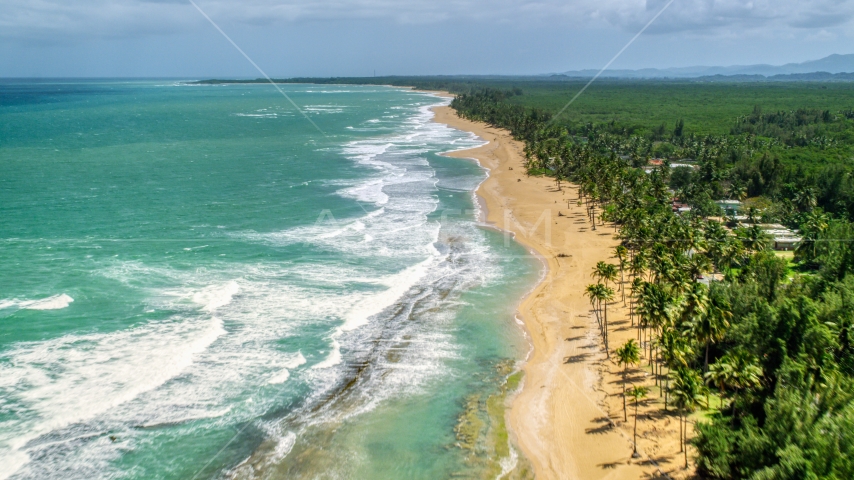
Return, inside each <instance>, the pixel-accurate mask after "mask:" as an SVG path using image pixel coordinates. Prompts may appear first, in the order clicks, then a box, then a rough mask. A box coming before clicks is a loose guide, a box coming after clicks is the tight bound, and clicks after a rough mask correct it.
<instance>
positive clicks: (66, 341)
mask: <svg viewBox="0 0 854 480" xmlns="http://www.w3.org/2000/svg"><path fill="white" fill-rule="evenodd" d="M238 291H239V286H238V284H237V283H236V282H234V281H232V282H228V283H226V284H225V285H212V286H210V287H207V288H204V289H201V290H200V291H198V292H197V293H195V294H194V295H193V296H192V297H193V301H194V302H195V303H196V304H198V305H199V306H200V307H201V310H202V311H203V312H206V313H208V314H210V316H209V320H207V321H201V322H195V323H183V324H182V323H170V322H161V323H153V324H149V325H145V326H141V327H138V328H134V329H130V330H121V331H118V332H116V333H109V334H89V335H66V336H63V337H59V338H57V339H54V340H49V341H45V342H39V343H37V344H32V345H29V344H24V345H21V346H18V347H16V348H13V349H12V350H7V351H6V352H4V356H6V357H8V358H10V359H11V360H12V366H11V367H7V368H4V372H3V375H2V378H0V391H2V392H10V391H13V390H14V389H15V386H16V385H19V384H28V385H30V388H29V389H28V390H25V391H20V392H17V393H16V397H18V398H19V401H20V400H22V401H24V405H25V408H26V409H27V411H29V413H31V415H30V416H29V417H30V418H28V419H26V420H18V421H15V420H9V421H7V422H4V423H2V424H0V427H2V428H0V431H2V430H6V431H7V432H8V433H7V434H0V456H2V457H4V458H5V459H6V460H4V462H2V463H3V466H2V467H0V479H3V478H8V477H11V476H13V475H15V474H16V473H17V472H18V471H20V470H21V469H22V468H25V467H26V466H27V465H28V464H29V463H30V461H31V454H30V452H29V451H28V449H29V448H31V447H29V446H28V445H29V444H30V442H31V441H33V440H36V439H38V438H39V437H41V436H43V435H46V434H51V433H52V432H57V431H62V430H63V429H65V428H67V427H69V426H71V425H74V424H85V423H87V422H90V421H92V420H93V419H96V418H98V417H99V416H101V415H103V414H105V413H107V412H109V411H111V410H113V409H115V408H116V407H118V406H120V405H123V404H127V403H129V402H131V401H133V400H134V399H136V398H138V397H139V396H140V395H143V394H145V393H147V392H151V391H153V390H155V389H157V388H159V387H161V386H162V385H164V384H166V383H167V382H168V381H170V380H171V379H173V378H176V377H177V376H179V375H180V374H181V373H182V372H184V371H185V370H186V369H187V368H188V367H189V366H190V365H192V364H193V362H194V360H195V356H196V355H197V354H199V353H201V352H203V351H205V350H206V349H207V348H208V347H209V346H210V345H211V344H213V342H215V341H216V340H217V339H218V338H220V337H221V336H222V335H224V334H225V333H226V331H225V329H224V326H223V321H222V320H221V319H220V318H218V317H217V316H216V315H215V312H216V310H217V309H219V308H221V307H224V306H226V305H228V304H229V303H231V300H232V297H233V296H234V295H235V294H236V293H237V292H238ZM72 301H73V299H71V297H68V296H67V295H64V294H63V295H55V296H53V297H49V298H46V299H43V300H38V301H25V302H18V304H19V305H24V306H23V307H22V308H29V309H34V310H51V309H58V308H64V307H65V306H67V305H68V304H69V303H70V302H72ZM5 304H6V303H4V304H2V305H5ZM92 347H94V348H92ZM53 372H60V373H59V374H55V373H53ZM48 374H52V375H48ZM13 431H16V432H18V434H17V435H16V434H15V433H13ZM20 432H26V433H24V434H23V435H22V434H20ZM71 440H73V438H72V439H71ZM67 441H68V440H62V441H60V442H59V443H62V442H67ZM36 448H39V449H40V448H44V447H43V446H41V445H39V446H37V447H36Z"/></svg>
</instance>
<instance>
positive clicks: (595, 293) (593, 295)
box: [584, 283, 602, 328]
mask: <svg viewBox="0 0 854 480" xmlns="http://www.w3.org/2000/svg"><path fill="white" fill-rule="evenodd" d="M601 285H602V284H601V283H591V284H590V285H587V288H585V289H584V294H585V295H586V296H587V297H588V298H590V306H591V307H593V314H594V315H595V316H596V323H597V324H598V325H599V328H602V321H601V320H600V319H599V309H598V308H597V306H596V302H597V300H598V299H599V287H600V286H601Z"/></svg>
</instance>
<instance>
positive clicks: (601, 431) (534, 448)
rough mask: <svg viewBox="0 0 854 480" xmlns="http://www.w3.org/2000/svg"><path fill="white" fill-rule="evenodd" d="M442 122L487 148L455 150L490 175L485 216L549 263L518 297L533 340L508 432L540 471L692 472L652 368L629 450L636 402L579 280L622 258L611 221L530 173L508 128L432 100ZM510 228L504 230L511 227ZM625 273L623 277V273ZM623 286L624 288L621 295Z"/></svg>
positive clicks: (630, 333)
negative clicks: (594, 219)
mask: <svg viewBox="0 0 854 480" xmlns="http://www.w3.org/2000/svg"><path fill="white" fill-rule="evenodd" d="M434 110H435V112H436V117H435V121H436V122H440V123H444V124H447V125H449V126H451V127H454V128H457V129H460V130H464V131H469V132H473V133H474V134H476V135H477V136H479V137H481V138H483V139H484V140H486V141H488V142H489V143H488V144H487V145H484V146H482V147H479V148H476V149H471V150H465V151H459V152H454V153H451V154H449V155H450V156H453V157H459V158H470V159H475V160H477V161H478V162H479V163H480V164H481V165H482V166H483V167H485V168H486V169H488V170H489V177H488V178H487V179H486V181H484V183H483V184H482V185H481V186H480V188H479V189H478V191H477V194H478V195H479V196H480V197H481V199H482V202H483V204H484V205H485V206H486V209H487V211H488V214H487V219H486V220H487V221H488V222H490V223H492V224H494V225H495V226H496V227H498V228H500V229H503V230H505V231H508V232H512V234H513V235H515V239H516V241H518V242H519V243H521V244H522V245H524V246H526V247H528V248H530V249H531V250H533V251H534V252H536V253H537V254H539V255H540V256H541V257H542V258H543V260H544V262H546V264H547V269H548V270H547V272H546V274H545V276H544V278H543V281H542V282H541V283H540V284H539V285H538V286H536V288H535V289H534V290H533V291H532V292H531V293H530V295H529V296H528V297H527V298H525V299H524V300H523V301H522V303H521V305H520V307H519V316H520V318H521V319H522V320H523V321H524V325H525V328H526V329H527V331H528V333H529V335H530V338H531V342H532V346H533V349H532V352H531V355H530V358H529V359H528V361H527V362H526V363H525V365H524V367H523V370H524V372H525V377H524V382H523V386H522V388H521V390H520V392H519V393H518V394H517V395H516V396H515V397H514V398H513V399H512V401H511V404H510V405H509V406H508V410H507V412H508V413H507V416H508V418H507V421H508V425H510V427H511V438H512V439H513V441H515V443H516V445H517V446H518V448H519V449H521V451H522V453H523V455H524V456H525V457H527V459H528V460H529V461H530V463H531V464H532V466H533V468H534V471H535V474H536V477H537V478H539V479H570V478H572V479H576V478H577V479H585V480H590V479H605V478H607V479H638V478H685V477H687V476H688V473H689V472H688V471H685V470H683V469H682V466H683V457H682V454H681V453H680V450H679V440H678V439H679V434H678V428H677V425H678V421H677V417H676V416H671V415H668V414H662V409H661V407H662V405H663V403H662V399H661V398H660V395H659V389H658V387H654V386H653V381H652V377H651V375H649V374H648V372H649V369H648V367H646V362H645V361H644V363H643V367H642V368H638V369H634V370H629V378H628V383H627V384H632V383H633V384H642V385H646V386H649V387H650V394H649V397H648V398H647V399H646V401H645V402H643V403H642V404H641V406H640V415H639V420H638V425H637V428H638V450H639V451H640V453H641V457H640V458H632V427H633V410H632V408H631V406H630V408H629V414H628V421H627V422H624V419H623V399H622V391H623V385H624V384H623V381H622V376H621V373H622V369H621V368H620V367H619V366H618V365H617V364H616V362H615V361H612V360H609V359H607V358H606V355H605V351H604V348H603V346H602V341H601V339H600V337H599V335H598V329H597V327H596V321H595V319H594V317H593V316H592V311H591V307H590V302H589V300H588V299H587V298H586V297H585V296H584V293H583V292H584V288H585V287H586V286H587V285H588V284H591V283H594V280H593V279H592V278H591V276H590V273H591V270H592V269H593V267H594V265H595V264H596V262H598V261H601V260H604V261H608V262H611V263H616V260H614V259H613V258H611V257H612V255H613V253H612V252H613V249H614V247H615V246H616V245H617V244H618V242H617V240H616V239H615V237H614V233H615V231H614V227H613V226H612V225H598V226H597V227H596V230H595V231H594V230H592V228H591V224H590V222H589V221H588V219H587V216H586V214H585V211H584V207H581V206H577V204H576V203H577V198H578V197H577V192H576V189H575V188H574V187H573V186H572V185H568V184H565V183H564V184H563V185H562V188H561V189H560V190H559V189H558V188H557V187H556V185H555V182H554V181H553V180H552V179H550V178H544V177H528V176H527V175H526V173H525V167H524V155H523V153H522V148H523V145H522V144H521V143H520V142H517V141H515V140H513V139H512V137H511V136H510V135H509V132H507V131H505V130H501V129H497V128H493V127H490V126H488V125H485V124H483V123H476V122H471V121H468V120H465V119H461V118H459V117H458V116H457V115H456V113H455V112H454V110H453V109H451V108H450V107H437V108H435V109H434ZM508 235H509V234H508ZM627 283H628V279H627ZM620 298H621V294H620V293H618V294H617V299H620ZM608 309H609V323H610V325H611V349H612V350H613V349H614V348H616V346H619V345H621V344H622V343H624V342H625V341H626V340H628V339H629V338H634V337H635V335H636V330H635V329H634V328H632V327H631V324H630V322H629V318H628V309H627V308H624V307H623V302H622V301H621V299H620V300H617V301H615V302H614V303H613V304H610V305H609V307H608Z"/></svg>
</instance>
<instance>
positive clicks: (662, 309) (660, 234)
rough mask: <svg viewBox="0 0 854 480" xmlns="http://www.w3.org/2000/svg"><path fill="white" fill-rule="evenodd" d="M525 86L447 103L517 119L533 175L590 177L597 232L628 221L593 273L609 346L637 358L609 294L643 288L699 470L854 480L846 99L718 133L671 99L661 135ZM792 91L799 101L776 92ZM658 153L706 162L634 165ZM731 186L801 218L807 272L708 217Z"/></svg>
mask: <svg viewBox="0 0 854 480" xmlns="http://www.w3.org/2000/svg"><path fill="white" fill-rule="evenodd" d="M644 88H646V87H644ZM650 88H652V87H650ZM786 88H790V87H786ZM791 88H795V87H791ZM804 88H806V87H804ZM828 90H830V88H828ZM571 93H572V92H567V93H566V95H565V96H564V98H567V97H568V96H569V95H570V94H571ZM527 95H528V92H527V91H524V90H523V95H521V96H520V95H519V94H518V92H513V91H512V90H507V89H504V90H495V89H482V90H475V91H471V92H470V93H467V94H463V95H460V96H458V97H457V98H456V99H455V100H454V102H453V104H452V106H453V107H454V108H455V109H456V110H457V112H458V113H459V114H460V115H462V116H464V117H467V118H470V119H474V120H482V121H486V122H488V123H491V124H493V125H496V126H499V127H502V128H507V129H509V130H510V131H511V132H512V134H513V135H514V136H515V137H516V138H517V139H519V140H521V141H523V142H524V143H525V154H526V158H527V167H528V170H529V173H530V174H535V175H549V176H553V177H554V178H555V181H556V184H557V185H558V186H559V185H560V182H561V181H563V180H566V181H571V182H573V183H574V184H576V185H578V187H579V202H581V204H582V205H584V206H586V209H587V213H588V221H590V222H591V223H592V224H593V225H594V228H595V226H596V225H599V226H600V228H601V226H604V224H605V223H606V222H608V223H612V224H613V227H614V228H616V229H617V231H618V235H619V238H620V239H621V247H622V249H620V248H618V249H617V251H615V258H617V259H618V260H619V265H610V266H609V265H608V264H607V263H604V262H603V263H601V264H599V265H597V266H596V268H595V270H594V272H593V275H594V277H595V278H596V282H597V283H595V284H593V285H590V286H589V287H588V288H587V290H586V294H587V295H588V296H589V298H590V300H591V306H592V308H593V310H594V312H595V313H596V319H597V321H598V323H599V330H600V334H601V336H602V340H603V345H604V346H605V347H606V348H607V349H608V351H609V352H610V351H614V353H615V357H616V358H617V359H618V361H619V362H620V363H621V364H622V365H626V366H628V365H631V364H634V362H636V361H637V360H636V359H635V356H634V353H633V350H634V349H635V347H633V346H631V345H624V346H621V347H619V348H615V347H617V346H614V345H608V337H609V333H608V332H609V321H608V304H609V302H612V301H615V300H616V299H617V298H618V297H617V293H618V292H620V293H621V294H624V293H626V290H630V292H631V294H630V295H629V297H630V311H631V314H630V316H631V320H632V323H633V324H634V325H636V326H637V335H638V339H639V342H640V347H641V348H640V350H641V354H642V356H643V357H644V358H643V360H642V361H643V362H645V363H647V364H648V365H650V367H651V368H652V369H653V372H654V373H655V375H654V378H655V382H656V383H657V384H658V386H659V388H660V391H661V392H662V397H663V398H662V399H661V400H663V408H665V409H670V410H671V411H675V412H674V413H675V414H676V415H678V416H679V418H680V426H681V428H680V429H679V430H680V437H682V439H683V441H684V440H687V439H688V438H689V437H693V438H692V439H691V442H692V443H693V444H694V446H695V447H696V449H697V456H696V458H694V462H695V464H696V467H697V473H698V474H699V475H700V476H702V477H706V478H720V479H729V478H735V479H747V478H749V479H756V480H759V479H792V480H794V479H848V478H854V346H852V342H854V246H852V245H854V242H852V240H854V224H852V223H851V222H850V218H851V217H852V212H854V209H852V203H851V200H850V199H851V196H850V193H849V192H851V191H852V190H851V183H850V182H851V175H850V166H849V162H850V161H851V158H850V153H846V152H850V150H849V149H850V148H851V144H852V142H851V138H850V137H849V136H848V135H850V132H851V131H852V124H851V118H850V117H849V115H848V114H847V113H846V110H845V105H846V104H845V103H843V102H842V100H840V101H839V103H837V104H834V105H827V104H822V103H820V102H818V101H817V100H816V99H817V98H818V97H814V98H811V97H809V96H804V97H800V104H799V105H792V103H788V104H786V105H789V107H786V108H785V109H784V107H783V106H782V105H783V104H782V103H777V104H775V105H777V106H771V107H767V106H765V105H762V106H760V107H759V108H755V109H754V108H753V106H751V107H750V108H748V109H746V110H744V111H740V112H738V113H735V112H733V113H735V114H733V115H731V116H729V117H724V116H721V118H720V119H719V120H720V121H721V124H720V125H718V124H717V123H715V122H717V121H718V120H715V119H716V118H717V117H716V116H715V115H717V114H715V115H711V114H710V115H707V116H705V117H703V114H702V113H696V112H695V113H693V114H689V113H690V112H689V111H688V107H687V106H686V107H685V109H686V110H684V111H680V110H679V109H681V108H682V107H678V108H677V107H674V108H675V110H671V111H673V112H677V114H676V115H674V117H672V118H670V119H666V120H663V121H665V127H666V128H656V127H655V124H656V123H657V122H658V121H659V119H652V120H644V121H641V120H638V121H637V125H636V126H633V124H632V121H631V120H625V119H620V120H619V121H617V120H615V119H613V118H612V119H610V120H609V119H607V117H603V120H604V121H602V122H596V121H592V120H590V119H585V118H584V117H583V114H578V113H576V114H575V115H576V117H575V118H576V119H578V118H580V119H581V120H580V121H574V120H573V119H572V118H568V120H567V121H566V122H554V121H552V116H551V115H550V114H549V111H554V110H555V108H553V106H554V105H557V103H555V104H550V105H552V107H548V106H547V105H544V102H542V101H541V100H537V99H536V98H534V100H529V99H525V100H524V101H523V100H522V99H523V98H524V97H526V96H527ZM686 95H687V93H686ZM767 95H770V94H767ZM626 96H627V95H624V97H626ZM674 98H679V97H678V96H676V97H674ZM696 98H697V99H698V102H701V99H702V98H704V97H703V94H702V93H698V94H697V96H696ZM840 98H841V97H840ZM585 101H586V102H589V103H591V104H592V103H593V102H591V99H590V98H589V97H588V98H587V99H585ZM710 101H712V100H710ZM714 101H715V102H725V99H717V100H714ZM787 101H788V102H794V101H795V100H791V99H790V100H779V102H787ZM845 101H847V99H845ZM538 102H539V104H538ZM579 102H581V100H579ZM609 102H612V103H610V104H609V105H610V106H603V107H601V108H602V115H609V116H611V117H615V116H616V115H617V114H616V113H615V112H617V111H619V102H618V101H617V99H611V100H609ZM627 102H629V100H627ZM686 102H687V97H686ZM735 103H736V104H738V102H735ZM530 104H534V105H536V106H537V107H538V108H530V106H529V105H530ZM634 104H635V105H638V104H640V100H637V101H635V103H634ZM573 107H575V105H573ZM558 108H560V107H558ZM589 108H593V107H592V106H590V107H589ZM632 108H634V107H631V106H629V107H627V111H628V112H630V113H629V114H627V115H628V118H631V111H632ZM703 108H706V107H704V104H703V103H698V106H697V109H700V110H702V109H703ZM727 108H730V107H727ZM733 108H734V110H738V109H737V108H735V107H733ZM612 110H613V111H612ZM579 115H580V117H579ZM692 115H693V116H692ZM699 117H703V118H705V120H704V121H706V122H709V125H712V124H714V125H715V126H714V128H712V127H709V128H708V131H715V132H717V133H714V134H710V133H708V132H704V133H699V132H698V131H697V130H694V131H692V127H691V125H692V122H694V120H691V119H692V118H699ZM680 119H684V123H683V122H682V121H680ZM697 124H699V122H698V123H694V125H697ZM650 125H652V126H653V128H649V126H650ZM695 128H696V127H695ZM823 138H827V139H831V140H832V141H833V142H834V143H833V145H831V146H828V145H826V144H823V142H825V141H824V140H821V139H823ZM816 142H818V143H819V144H823V146H822V145H817V144H816ZM788 150H792V151H799V152H801V154H803V155H823V154H822V153H821V152H831V153H830V154H828V156H832V155H839V157H838V158H830V159H829V160H828V161H827V162H826V166H818V167H817V166H807V165H804V164H803V162H802V161H800V160H799V159H798V158H797V156H794V155H788V156H787V155H783V152H784V151H788ZM651 156H663V157H666V158H672V159H678V158H690V159H692V161H693V163H695V164H696V166H697V168H696V169H694V168H692V167H687V168H685V169H674V170H673V171H671V169H670V168H669V167H668V166H667V165H666V164H665V165H662V166H660V167H657V168H655V169H654V170H652V171H651V172H650V173H646V172H644V171H643V170H642V169H640V168H638V167H640V166H643V165H646V163H647V160H648V159H649V158H650V157H651ZM671 186H674V187H676V190H677V192H676V196H678V197H681V199H683V200H686V201H688V202H689V203H691V204H692V205H693V206H694V209H693V210H692V211H691V212H690V213H688V214H684V215H678V214H676V213H674V212H673V209H672V207H671V201H672V198H673V195H674V194H673V193H671V191H670V190H669V187H671ZM721 196H730V197H733V198H740V199H745V198H747V197H748V196H752V197H758V196H761V198H760V199H754V202H753V204H754V205H756V206H758V207H759V208H757V209H756V210H755V211H750V212H749V213H750V216H751V217H759V216H763V217H766V218H773V219H776V220H780V221H783V222H785V223H788V224H790V225H799V226H800V227H801V229H802V230H803V233H804V240H803V242H801V244H800V245H799V247H798V250H797V260H798V262H799V269H800V270H801V273H794V274H793V272H792V271H791V269H790V265H788V261H787V260H784V259H782V258H780V257H778V256H777V255H775V254H774V253H773V252H772V251H770V250H769V241H768V238H767V237H766V236H765V235H764V233H763V231H762V230H761V229H760V228H759V227H758V226H757V225H752V224H751V222H748V224H747V225H746V226H739V227H736V228H734V229H733V230H730V229H727V228H725V226H724V225H723V224H722V223H721V222H720V221H718V220H717V219H715V218H710V217H713V216H714V215H717V214H719V213H720V212H719V211H717V209H716V207H715V206H714V205H713V204H712V203H711V200H712V199H715V198H720V197H721ZM760 200H761V201H760ZM760 209H761V210H760ZM618 272H619V275H618ZM710 272H720V273H721V274H722V275H721V278H720V280H715V281H711V282H708V285H707V284H706V283H703V282H700V281H699V280H700V279H701V278H703V277H705V276H707V275H708V274H709V273H710ZM637 387H638V388H632V389H629V390H627V393H626V394H627V396H628V397H630V398H633V399H634V400H633V401H632V402H631V403H629V404H628V405H630V406H635V407H636V405H637V402H638V401H639V399H640V398H641V397H642V396H643V395H644V394H645V393H646V392H645V391H643V390H642V389H641V388H640V387H639V386H637ZM711 399H719V401H716V402H713V401H711ZM697 409H705V410H709V413H708V415H707V418H708V420H706V421H702V422H699V423H698V424H696V425H695V426H694V433H693V434H691V433H690V432H689V422H688V415H689V413H690V412H692V411H694V410H697ZM624 415H625V416H627V413H625V412H624ZM688 461H689V457H688V454H687V448H686V449H685V463H686V466H687V464H688Z"/></svg>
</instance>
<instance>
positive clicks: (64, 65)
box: [0, 0, 854, 78]
mask: <svg viewBox="0 0 854 480" xmlns="http://www.w3.org/2000/svg"><path fill="white" fill-rule="evenodd" d="M667 1H668V0H538V1H526V0H196V3H197V4H198V5H199V7H201V8H202V9H203V10H204V11H205V12H206V13H207V14H208V15H209V16H210V17H211V18H212V19H213V20H214V21H215V22H217V23H218V24H219V25H220V27H221V28H222V29H223V30H224V31H225V32H227V33H228V34H229V35H230V36H231V37H232V38H233V39H234V41H235V42H236V43H237V44H238V45H240V46H241V47H242V48H243V50H244V51H246V53H247V54H248V55H250V56H251V57H252V58H253V59H254V60H255V62H256V63H257V64H258V65H260V66H261V67H262V68H264V69H265V70H266V71H267V73H269V74H270V75H271V76H276V77H283V76H339V75H340V76H369V75H372V74H373V73H374V71H376V73H377V74H378V75H387V74H398V75H414V74H464V73H470V74H537V73H547V72H561V71H566V70H574V69H582V68H600V67H601V66H603V65H604V64H605V63H606V62H607V61H608V60H609V59H610V58H611V57H612V56H613V55H614V54H615V53H616V52H617V51H619V50H620V48H622V47H623V45H625V44H626V42H628V40H629V39H631V38H632V37H633V36H634V35H635V34H636V33H637V32H638V31H639V30H640V29H641V28H642V27H643V26H644V25H645V24H646V23H647V22H648V21H649V20H650V19H651V18H652V17H654V16H655V14H656V13H658V11H659V10H661V8H662V7H664V5H665V4H666V3H667ZM852 18H854V0H753V1H739V0H674V2H673V3H672V4H671V5H670V6H669V7H668V8H667V9H666V10H665V11H664V13H663V14H662V15H661V16H660V17H659V18H658V19H657V20H656V21H655V22H653V24H652V25H651V26H650V27H649V29H648V30H647V31H646V32H645V33H644V34H643V35H642V36H641V37H640V38H639V39H638V40H637V41H636V42H635V43H634V44H633V45H632V46H631V47H630V48H629V49H627V50H626V52H625V53H624V54H623V56H622V57H620V59H619V60H618V61H616V62H615V63H614V64H613V65H612V68H643V67H659V68H660V67H678V66H691V65H735V64H753V63H770V64H783V63H788V62H800V61H805V60H812V59H817V58H821V57H824V56H826V55H829V54H831V53H854V21H852ZM2 76H42V77H44V76H135V77H152V76H160V77H164V76H168V77H211V76H219V77H223V76H228V77H253V78H254V77H257V76H258V75H257V72H256V71H255V70H254V69H253V67H252V66H251V64H249V63H248V62H247V61H246V60H245V59H244V58H243V57H241V56H240V54H239V53H238V52H237V51H236V50H235V49H234V48H233V47H232V46H231V45H230V44H229V43H228V42H227V40H225V39H224V38H223V37H222V36H221V35H220V34H219V33H218V32H217V31H216V30H215V29H214V28H213V27H212V26H211V25H210V24H209V23H207V21H206V20H205V18H204V17H203V16H202V15H201V14H200V13H199V12H198V11H197V10H196V9H195V8H194V7H193V6H192V4H191V3H190V2H189V0H2V4H0V77H2Z"/></svg>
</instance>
